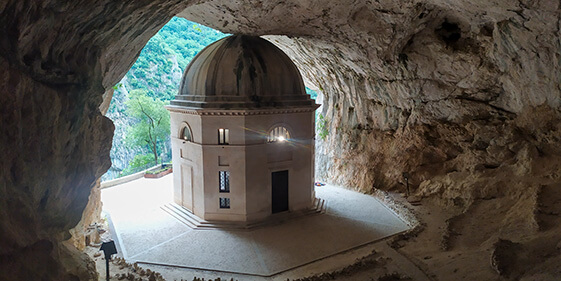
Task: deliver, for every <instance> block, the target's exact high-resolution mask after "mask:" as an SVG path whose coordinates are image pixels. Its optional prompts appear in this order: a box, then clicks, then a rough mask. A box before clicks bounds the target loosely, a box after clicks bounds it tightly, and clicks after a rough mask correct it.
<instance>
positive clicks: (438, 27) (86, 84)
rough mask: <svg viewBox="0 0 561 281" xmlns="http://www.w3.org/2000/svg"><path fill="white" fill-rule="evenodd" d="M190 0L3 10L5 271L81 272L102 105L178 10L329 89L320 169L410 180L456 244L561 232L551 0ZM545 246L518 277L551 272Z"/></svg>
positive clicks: (24, 2) (555, 19) (105, 127)
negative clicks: (253, 39) (289, 62)
mask: <svg viewBox="0 0 561 281" xmlns="http://www.w3.org/2000/svg"><path fill="white" fill-rule="evenodd" d="M192 2H195V1H181V0H167V1H165V0H157V1H148V0H139V1H125V2H123V1H108V0H98V1H82V0H78V1H62V0H58V1H56V0H49V1H40V2H38V1H31V0H17V1H16V0H5V1H2V2H0V77H1V78H0V91H1V93H0V118H1V120H2V122H1V124H2V126H1V128H0V148H1V149H2V153H3V155H2V158H1V159H0V279H9V280H36V279H43V280H87V279H90V278H91V275H88V274H87V270H88V268H87V265H88V264H89V263H88V262H84V261H81V258H83V257H79V256H76V255H75V252H73V250H72V249H71V248H68V247H67V244H63V243H62V242H61V241H63V240H66V239H68V238H69V235H68V230H69V229H71V228H72V227H74V226H75V225H76V224H77V223H78V222H79V221H80V217H81V214H82V212H83V210H84V208H85V207H86V205H87V202H88V197H89V195H90V190H91V188H92V187H93V186H94V183H95V181H96V179H97V178H99V176H100V175H101V174H102V173H103V172H104V171H106V170H107V169H108V167H109V146H110V143H111V135H112V130H113V126H112V125H111V123H110V121H109V120H107V119H106V118H104V117H103V116H102V115H101V113H100V111H99V107H100V105H101V103H102V98H103V95H104V93H105V91H106V90H109V89H110V88H111V87H112V86H113V84H115V83H116V82H117V81H118V80H119V79H120V78H121V77H122V76H123V75H124V73H125V72H126V70H127V69H128V68H129V67H130V66H131V65H132V63H133V61H134V58H135V57H136V56H137V55H138V53H139V51H140V49H141V48H142V47H143V45H144V44H145V43H146V42H147V40H148V39H149V38H150V36H152V35H153V34H154V33H155V32H156V31H157V30H158V29H159V28H160V27H161V26H162V25H163V24H164V23H165V22H166V21H167V20H168V19H169V18H170V17H171V16H173V15H175V14H177V13H179V12H180V11H183V10H184V9H185V8H187V9H186V10H185V11H183V12H181V15H182V16H184V17H186V18H188V19H189V20H193V21H197V22H200V23H202V24H205V25H209V26H211V27H214V28H217V29H220V30H221V31H224V32H232V33H238V32H241V33H247V34H253V35H255V34H257V35H281V36H270V37H267V38H269V39H270V40H272V41H273V42H275V43H276V44H278V45H279V46H280V47H281V48H283V49H284V50H285V51H286V52H287V53H288V54H289V55H290V56H292V58H293V59H294V60H295V61H296V63H297V65H298V66H299V67H300V69H301V71H302V73H303V74H304V76H305V78H306V80H307V81H308V83H310V85H312V86H314V87H315V88H316V89H319V90H320V91H321V93H322V94H323V107H322V115H323V116H325V120H326V122H325V125H326V132H327V133H328V134H327V137H326V139H325V140H318V145H319V146H318V147H319V149H318V151H317V155H318V160H317V164H318V173H317V174H318V176H319V177H321V178H323V179H325V180H327V181H330V182H334V183H338V184H342V185H347V186H351V187H354V188H357V189H359V190H362V191H370V190H371V189H372V188H373V187H374V188H379V189H385V190H388V189H396V190H403V189H404V184H403V179H402V173H403V172H408V173H409V174H410V175H411V176H410V184H411V186H412V188H413V190H414V192H415V193H416V195H417V196H419V197H421V198H423V200H422V201H423V202H424V203H426V204H432V205H435V206H439V207H441V208H443V209H446V210H449V214H448V216H449V217H448V221H447V225H448V229H447V230H446V231H445V232H446V233H447V234H445V235H443V238H445V239H444V240H446V243H445V244H447V245H448V246H447V248H448V249H452V250H459V251H464V252H468V251H469V249H472V248H473V247H483V250H481V251H480V252H478V255H485V254H489V253H488V251H487V250H489V249H492V247H493V243H494V242H495V241H497V240H496V239H497V238H501V239H508V240H510V241H513V243H519V244H520V245H521V246H520V247H517V249H518V248H519V249H526V250H527V251H528V253H532V252H536V249H541V247H542V246H543V245H542V246H540V245H541V244H539V243H538V242H536V241H537V240H536V239H538V238H540V239H541V238H544V237H546V238H548V241H559V239H561V237H559V234H557V233H561V231H558V230H559V225H560V224H559V220H558V216H559V213H558V210H559V206H558V201H556V200H557V199H559V195H558V194H560V193H561V191H560V190H559V188H560V186H559V180H560V179H559V177H560V174H559V167H561V163H560V162H561V161H560V160H559V159H561V158H560V157H559V156H561V151H560V149H559V147H560V138H561V130H560V128H559V124H560V122H559V121H561V114H560V112H559V109H560V108H559V106H560V89H559V85H560V82H561V81H560V79H561V78H560V75H559V62H560V60H559V59H560V54H559V53H560V42H559V38H560V37H561V34H559V25H560V15H559V14H560V7H559V5H560V3H559V2H558V1H547V0H543V1H540V0H520V1H507V0H494V1H460V0H455V1H452V0H425V1H413V0H405V1H389V0H379V1H368V0H349V1H340V0H322V1H320V0H305V1H304V0H287V1H277V0H271V1H260V0H239V1H223V0H215V1H197V5H194V6H189V5H190V4H192ZM188 6H189V7H188ZM106 104H107V103H105V106H106ZM474 218H478V219H474ZM473 234H477V235H473ZM413 243H414V242H413ZM474 245H477V246H474ZM548 245H549V244H548ZM405 248H407V247H405ZM548 249H549V250H548V251H547V255H543V256H540V258H539V259H534V261H539V263H535V264H531V265H532V266H534V267H535V268H536V269H531V268H530V267H528V268H527V272H516V274H515V275H516V276H519V277H521V278H531V276H532V274H541V273H543V272H547V271H548V270H549V269H550V268H553V267H554V265H555V264H556V263H555V262H552V261H556V260H559V254H560V253H559V249H557V248H556V247H555V246H553V247H549V248H548ZM408 251H409V252H410V253H412V251H411V250H408ZM29 256H36V257H38V259H39V260H43V261H45V263H44V264H48V265H49V266H48V268H49V269H45V268H46V267H37V266H35V265H33V263H29V262H27V261H28V258H29ZM432 260H438V259H437V258H435V259H431V261H432ZM477 260H485V261H488V260H489V257H487V258H486V259H481V257H480V256H477ZM522 260H523V259H522ZM77 264H81V266H78V265H77ZM425 264H427V265H429V269H428V270H429V271H430V265H431V263H430V262H428V261H426V262H425ZM69 265H72V267H71V268H73V271H72V272H70V271H68V268H70V267H68V266H69ZM432 265H434V266H435V267H438V266H440V267H442V264H432ZM89 266H90V267H91V265H89ZM488 267H489V268H491V267H490V266H488ZM442 268H446V266H444V267H442ZM490 270H491V269H490ZM9 274H12V275H10V276H11V277H7V276H8V275H9ZM466 274H468V276H467V277H465V280H473V279H474V278H471V279H470V276H469V274H470V272H469V271H468V273H466ZM485 274H487V273H485ZM437 275H438V274H437ZM472 276H473V273H472ZM528 276H530V277H528ZM535 276H538V275H535ZM552 276H555V275H552ZM487 277H488V276H487ZM538 277H543V276H538ZM461 279H462V278H454V280H461Z"/></svg>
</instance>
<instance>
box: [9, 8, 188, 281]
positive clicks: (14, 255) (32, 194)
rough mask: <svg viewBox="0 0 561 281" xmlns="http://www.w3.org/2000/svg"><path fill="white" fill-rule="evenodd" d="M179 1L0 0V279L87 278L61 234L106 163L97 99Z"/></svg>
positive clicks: (88, 271) (107, 136)
mask: <svg viewBox="0 0 561 281" xmlns="http://www.w3.org/2000/svg"><path fill="white" fill-rule="evenodd" d="M187 4H188V1H179V0H177V1H134V2H126V3H125V2H122V3H121V2H115V1H95V2H92V1H39V2H38V1H31V0H24V1H20V0H18V1H1V2H0V120H1V124H2V126H0V148H1V151H2V157H1V158H0V280H92V279H94V278H95V270H94V269H93V268H94V267H92V264H91V261H90V260H89V259H87V258H84V257H85V256H84V255H83V254H79V253H78V252H77V251H76V249H75V248H74V247H72V246H70V247H69V246H68V245H67V244H64V243H62V241H64V240H67V239H69V238H70V234H69V232H68V231H69V230H70V229H71V228H73V227H74V226H75V225H76V224H77V223H78V222H79V221H80V219H81V215H82V212H83V211H84V208H85V207H86V205H87V204H88V197H89V195H90V190H91V188H92V187H93V186H94V184H95V182H96V179H97V178H99V177H100V176H101V175H102V174H103V173H104V172H105V171H106V170H107V169H108V168H109V166H110V159H109V149H110V146H111V138H112V132H113V125H112V123H111V121H110V120H109V119H107V118H105V117H103V116H102V115H101V113H100V110H99V107H100V104H101V103H102V96H103V94H104V92H105V89H110V88H111V86H113V84H114V83H116V82H117V81H118V80H119V79H120V78H121V77H122V76H123V75H124V74H125V72H126V70H127V69H128V68H129V67H130V66H131V65H132V63H133V62H134V58H135V57H136V56H137V55H138V53H139V51H140V50H141V49H142V47H143V45H144V44H145V43H146V42H147V41H148V40H149V39H150V37H151V36H152V35H153V34H154V33H155V32H156V31H157V30H158V29H159V28H160V27H161V26H162V25H163V24H165V22H166V21H167V20H169V18H171V16H173V15H174V14H176V13H177V12H179V11H181V10H182V9H183V8H185V6H186V5H187ZM154 15H158V16H157V17H155V16H154ZM92 274H93V275H92Z"/></svg>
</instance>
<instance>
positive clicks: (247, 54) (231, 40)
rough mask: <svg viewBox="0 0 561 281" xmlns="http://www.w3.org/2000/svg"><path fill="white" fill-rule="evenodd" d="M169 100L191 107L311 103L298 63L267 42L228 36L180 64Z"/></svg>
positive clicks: (252, 38)
mask: <svg viewBox="0 0 561 281" xmlns="http://www.w3.org/2000/svg"><path fill="white" fill-rule="evenodd" d="M171 105H176V106H185V107H194V108H220V109H245V108H263V107H266V108H270V107H280V108H285V107H302V106H314V105H315V103H314V102H313V100H311V99H310V97H309V96H308V95H307V94H306V91H305V88H304V83H303V81H302V77H301V75H300V72H299V71H298V68H297V67H296V65H294V63H293V62H292V60H291V59H290V58H289V57H288V56H287V55H286V54H285V53H284V52H283V51H282V50H280V49H279V48H277V47H276V46H275V45H273V44H272V43H270V42H269V41H267V40H265V39H262V38H260V37H256V36H247V35H232V36H229V37H226V38H223V39H221V40H219V41H216V42H214V43H213V44H211V45H209V46H208V47H206V48H205V49H203V50H202V51H201V52H200V53H199V54H197V56H195V58H194V59H193V60H192V61H191V63H190V64H189V65H188V66H187V68H186V69H185V72H184V74H183V79H182V81H181V84H180V88H179V93H178V95H177V96H176V97H175V100H173V101H171Z"/></svg>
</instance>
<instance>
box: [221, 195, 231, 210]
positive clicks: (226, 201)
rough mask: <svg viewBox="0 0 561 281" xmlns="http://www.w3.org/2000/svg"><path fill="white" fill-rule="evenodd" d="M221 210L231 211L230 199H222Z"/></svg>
mask: <svg viewBox="0 0 561 281" xmlns="http://www.w3.org/2000/svg"><path fill="white" fill-rule="evenodd" d="M220 209H230V198H223V197H220Z"/></svg>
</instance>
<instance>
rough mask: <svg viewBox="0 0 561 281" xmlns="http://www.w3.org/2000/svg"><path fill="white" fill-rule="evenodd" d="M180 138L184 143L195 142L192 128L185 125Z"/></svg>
mask: <svg viewBox="0 0 561 281" xmlns="http://www.w3.org/2000/svg"><path fill="white" fill-rule="evenodd" d="M179 138H180V139H182V140H184V141H193V135H192V134H191V128H189V125H187V124H183V128H181V134H180V135H179Z"/></svg>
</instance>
